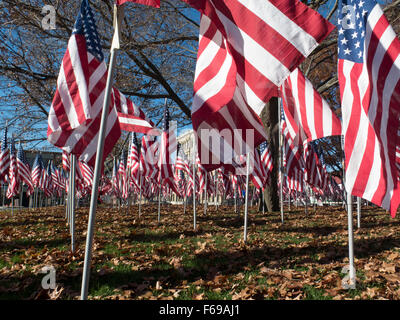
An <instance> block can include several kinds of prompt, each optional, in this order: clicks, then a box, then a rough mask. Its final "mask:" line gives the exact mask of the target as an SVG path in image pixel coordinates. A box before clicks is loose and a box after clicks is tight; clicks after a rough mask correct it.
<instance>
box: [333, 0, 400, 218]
mask: <svg viewBox="0 0 400 320" xmlns="http://www.w3.org/2000/svg"><path fill="white" fill-rule="evenodd" d="M339 13H340V15H339V19H338V27H339V30H338V80H339V87H340V97H341V104H342V127H343V129H342V130H343V136H344V152H345V188H346V191H347V192H348V193H349V194H352V195H354V196H358V197H360V198H364V199H367V200H369V201H371V202H372V203H374V204H376V205H378V206H381V207H383V208H385V209H386V210H388V211H390V213H391V215H392V216H393V217H394V216H395V214H396V210H397V207H398V205H399V203H400V190H399V179H398V172H397V169H396V146H397V145H399V139H398V138H397V132H398V130H399V119H400V41H399V40H398V39H397V37H396V34H395V32H394V31H393V29H392V27H391V26H390V24H389V23H388V21H387V19H386V17H385V16H384V14H383V11H382V9H381V7H380V6H379V4H377V3H376V2H375V1H373V0H365V1H360V2H355V1H353V0H343V1H341V2H340V3H339ZM345 13H346V14H345Z"/></svg>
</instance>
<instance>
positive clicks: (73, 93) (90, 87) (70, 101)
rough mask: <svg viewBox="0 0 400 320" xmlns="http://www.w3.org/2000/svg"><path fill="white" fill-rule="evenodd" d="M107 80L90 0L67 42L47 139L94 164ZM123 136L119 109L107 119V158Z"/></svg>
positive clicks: (85, 0) (111, 110)
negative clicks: (118, 113) (119, 120)
mask: <svg viewBox="0 0 400 320" xmlns="http://www.w3.org/2000/svg"><path fill="white" fill-rule="evenodd" d="M106 80H107V66H106V64H105V62H104V55H103V52H102V48H101V42H100V37H99V35H98V32H97V28H96V24H95V21H94V17H93V13H92V10H91V8H90V6H89V2H88V1H87V0H83V1H82V5H81V8H80V11H79V14H78V17H77V19H76V22H75V25H74V29H73V31H72V36H71V38H70V39H69V42H68V48H67V52H66V53H65V55H64V58H63V61H62V64H61V70H60V73H59V76H58V80H57V90H56V93H55V96H54V98H53V103H52V105H51V108H50V111H49V118H48V130H47V138H48V141H49V142H50V143H52V144H53V145H55V146H57V147H60V148H62V149H63V150H65V151H67V152H68V153H73V154H76V155H78V156H80V157H79V159H80V160H81V161H85V162H86V163H88V164H90V165H94V162H95V159H96V151H97V142H98V133H99V129H100V122H101V114H102V107H103V102H104V94H105V87H106ZM120 136H121V129H120V126H119V122H118V115H117V111H116V109H115V108H114V107H111V108H110V111H109V115H108V118H107V129H106V138H105V144H104V159H105V158H106V157H107V155H108V154H109V153H110V152H111V150H112V148H113V147H114V145H115V143H116V142H117V141H118V139H119V137H120Z"/></svg>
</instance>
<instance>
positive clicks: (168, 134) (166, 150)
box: [158, 100, 177, 181]
mask: <svg viewBox="0 0 400 320" xmlns="http://www.w3.org/2000/svg"><path fill="white" fill-rule="evenodd" d="M176 148H177V142H176V133H175V128H174V127H173V128H170V115H169V108H168V105H167V100H165V105H164V117H163V124H162V134H161V142H160V147H159V150H160V152H159V158H158V168H159V169H160V171H159V173H160V181H164V180H170V179H173V177H174V173H173V171H172V155H173V153H174V152H175V151H176Z"/></svg>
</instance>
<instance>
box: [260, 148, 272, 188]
mask: <svg viewBox="0 0 400 320" xmlns="http://www.w3.org/2000/svg"><path fill="white" fill-rule="evenodd" d="M260 152H261V156H260V157H261V158H260V160H261V166H262V170H263V172H264V175H265V176H264V185H263V187H265V185H266V184H267V183H268V181H269V176H270V174H271V172H272V169H273V167H274V164H273V161H272V155H271V151H270V150H269V148H268V144H267V142H266V141H265V142H264V143H262V144H261V145H260Z"/></svg>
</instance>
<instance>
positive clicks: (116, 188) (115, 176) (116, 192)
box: [111, 157, 120, 197]
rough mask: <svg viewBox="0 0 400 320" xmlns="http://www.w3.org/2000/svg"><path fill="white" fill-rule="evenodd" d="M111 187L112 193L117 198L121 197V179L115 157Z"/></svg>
mask: <svg viewBox="0 0 400 320" xmlns="http://www.w3.org/2000/svg"><path fill="white" fill-rule="evenodd" d="M111 186H112V191H113V193H114V195H115V196H116V197H119V196H120V189H119V178H118V166H117V162H116V160H115V157H114V161H113V172H112V177H111Z"/></svg>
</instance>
